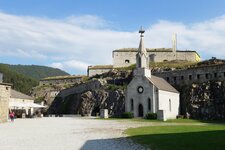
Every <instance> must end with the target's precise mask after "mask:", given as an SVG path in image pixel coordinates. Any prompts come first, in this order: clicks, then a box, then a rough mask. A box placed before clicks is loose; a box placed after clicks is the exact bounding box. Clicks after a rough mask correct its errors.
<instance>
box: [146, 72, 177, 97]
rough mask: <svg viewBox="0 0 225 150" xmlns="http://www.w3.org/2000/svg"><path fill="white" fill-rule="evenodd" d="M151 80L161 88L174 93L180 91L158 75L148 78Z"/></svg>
mask: <svg viewBox="0 0 225 150" xmlns="http://www.w3.org/2000/svg"><path fill="white" fill-rule="evenodd" d="M148 79H149V81H150V82H151V83H152V84H153V85H155V86H156V87H157V88H158V89H159V90H163V91H169V92H174V93H179V92H178V91H177V90H176V89H175V88H174V87H173V86H172V85H170V84H169V83H168V82H167V81H166V80H165V79H163V78H159V77H156V76H153V75H152V76H151V78H148Z"/></svg>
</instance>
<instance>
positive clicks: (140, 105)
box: [138, 104, 144, 117]
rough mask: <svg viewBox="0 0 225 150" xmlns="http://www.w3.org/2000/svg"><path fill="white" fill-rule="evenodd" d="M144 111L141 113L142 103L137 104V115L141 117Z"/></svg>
mask: <svg viewBox="0 0 225 150" xmlns="http://www.w3.org/2000/svg"><path fill="white" fill-rule="evenodd" d="M143 116H144V113H143V105H142V104H139V106H138V117H143Z"/></svg>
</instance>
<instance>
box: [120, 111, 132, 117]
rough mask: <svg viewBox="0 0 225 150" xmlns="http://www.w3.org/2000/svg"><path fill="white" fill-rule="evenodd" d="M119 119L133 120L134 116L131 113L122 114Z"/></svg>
mask: <svg viewBox="0 0 225 150" xmlns="http://www.w3.org/2000/svg"><path fill="white" fill-rule="evenodd" d="M121 117H122V118H134V114H133V113H132V112H124V113H123V114H122V116H121Z"/></svg>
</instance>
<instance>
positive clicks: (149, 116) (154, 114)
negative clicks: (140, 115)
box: [145, 113, 157, 119]
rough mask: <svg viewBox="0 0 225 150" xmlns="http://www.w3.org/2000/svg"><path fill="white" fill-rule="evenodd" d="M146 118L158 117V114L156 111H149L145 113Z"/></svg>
mask: <svg viewBox="0 0 225 150" xmlns="http://www.w3.org/2000/svg"><path fill="white" fill-rule="evenodd" d="M145 118H146V119H157V114H156V113H147V114H146V115H145Z"/></svg>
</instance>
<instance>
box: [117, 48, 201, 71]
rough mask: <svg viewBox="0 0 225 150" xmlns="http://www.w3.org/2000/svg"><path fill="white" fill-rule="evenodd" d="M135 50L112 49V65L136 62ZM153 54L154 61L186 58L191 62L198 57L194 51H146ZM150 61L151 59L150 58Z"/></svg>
mask: <svg viewBox="0 0 225 150" xmlns="http://www.w3.org/2000/svg"><path fill="white" fill-rule="evenodd" d="M136 54H137V51H128V50H127V51H114V52H113V67H114V68H116V67H127V66H130V65H132V64H135V63H136ZM150 55H155V56H154V62H163V61H165V60H167V61H171V60H187V61H192V62H197V61H199V57H198V55H197V53H196V52H195V51H177V52H176V53H173V52H172V51H164V52H160V51H158V52H157V51H155V52H154V51H148V56H149V57H151V56H150ZM150 61H153V60H151V59H150Z"/></svg>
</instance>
